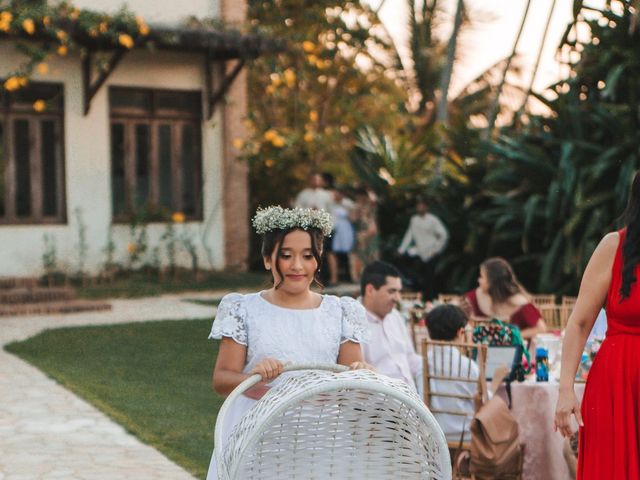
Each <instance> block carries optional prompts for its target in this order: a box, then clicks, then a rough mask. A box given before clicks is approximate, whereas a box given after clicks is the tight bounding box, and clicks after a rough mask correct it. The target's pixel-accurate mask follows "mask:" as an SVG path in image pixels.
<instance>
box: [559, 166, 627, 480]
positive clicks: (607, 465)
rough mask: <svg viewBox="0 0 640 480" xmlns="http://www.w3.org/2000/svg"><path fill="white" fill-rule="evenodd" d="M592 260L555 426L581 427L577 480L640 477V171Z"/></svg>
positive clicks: (574, 321) (567, 339) (565, 346)
mask: <svg viewBox="0 0 640 480" xmlns="http://www.w3.org/2000/svg"><path fill="white" fill-rule="evenodd" d="M624 225H625V227H624V228H622V229H620V230H618V231H614V232H610V233H607V234H606V235H605V236H604V237H603V238H602V240H601V241H600V243H599V244H598V246H597V247H596V249H595V251H594V252H593V254H592V255H591V258H590V259H589V263H588V264H587V267H586V268H585V271H584V274H583V276H582V281H581V282H580V291H579V293H578V299H577V300H576V304H575V306H574V308H573V311H572V312H571V315H570V316H569V322H568V324H567V328H566V330H565V336H564V340H563V342H562V369H561V371H560V381H559V395H558V403H557V405H556V415H555V422H554V426H555V428H556V430H558V431H560V433H561V434H562V435H563V436H564V437H570V436H571V435H572V433H573V426H572V422H571V420H572V418H571V417H572V416H575V420H576V421H577V424H578V427H579V432H580V433H579V437H580V438H579V441H578V469H577V470H578V474H577V477H576V478H577V479H578V480H591V479H593V480H599V479H603V478H612V479H614V478H615V479H618V478H624V479H625V480H631V479H638V478H640V411H639V410H638V405H640V362H638V351H640V282H639V281H638V279H639V278H640V277H639V275H640V172H636V174H635V176H634V178H633V183H632V185H631V193H630V195H629V199H628V201H627V208H626V211H625V214H624ZM603 305H604V306H605V309H606V312H607V333H606V338H605V339H604V342H602V345H600V349H599V350H598V354H597V355H596V356H595V358H594V360H593V364H592V365H591V369H590V370H589V375H588V377H587V384H586V386H585V389H584V396H583V398H582V406H581V405H580V401H579V400H578V397H577V396H576V392H575V390H574V383H575V377H576V372H577V370H578V366H579V364H580V360H581V357H582V354H583V352H584V347H585V344H586V341H587V337H588V336H589V332H591V330H592V328H593V325H594V323H595V321H596V318H597V316H598V314H599V312H600V310H601V309H602V307H603Z"/></svg>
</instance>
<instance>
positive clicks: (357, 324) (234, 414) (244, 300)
mask: <svg viewBox="0 0 640 480" xmlns="http://www.w3.org/2000/svg"><path fill="white" fill-rule="evenodd" d="M253 225H254V227H255V228H256V231H257V232H258V233H259V234H262V235H263V236H264V237H263V242H262V257H263V259H264V266H265V268H266V269H267V270H269V271H271V273H272V275H273V287H271V288H270V289H268V290H263V291H261V292H258V293H250V294H246V295H243V294H239V293H230V294H228V295H226V296H225V297H224V298H223V299H222V301H221V302H220V305H219V306H218V313H217V314H216V318H215V320H214V322H213V326H212V328H211V334H210V335H209V338H214V339H221V340H222V341H221V342H220V347H219V351H218V358H217V360H216V365H215V368H214V371H213V388H214V390H215V391H216V392H217V393H218V394H220V395H228V394H229V393H231V391H232V390H233V389H234V388H235V387H236V386H237V385H238V384H240V383H241V382H242V381H244V380H245V379H246V378H248V377H249V376H251V375H253V374H255V373H259V374H260V375H262V378H263V379H264V382H261V383H259V384H258V385H256V386H255V387H253V388H252V389H250V390H249V391H247V392H246V393H245V394H244V396H241V397H239V398H238V400H237V401H236V402H235V403H234V404H233V405H232V406H231V408H230V409H229V410H228V416H227V418H226V419H225V424H224V425H223V438H224V441H225V442H226V440H227V439H228V437H229V435H230V434H231V432H232V430H233V427H234V426H235V425H236V424H237V423H238V422H239V421H240V419H241V418H242V416H243V415H244V414H245V413H246V412H247V411H248V410H249V409H250V408H251V407H252V406H253V405H254V404H255V402H256V401H257V400H258V399H260V398H261V397H262V395H264V394H265V393H266V391H267V390H268V389H269V388H270V387H272V386H273V385H275V384H277V383H278V382H279V381H280V380H281V378H282V377H280V374H281V373H282V369H283V367H284V365H285V364H287V363H339V364H342V365H347V366H349V367H350V368H352V369H357V368H367V367H368V366H367V365H366V364H365V363H364V361H363V356H362V350H361V348H360V343H361V342H363V341H365V340H366V337H367V333H368V332H367V327H366V316H365V311H364V308H363V307H362V305H360V303H358V302H357V301H356V300H354V299H352V298H346V297H345V298H338V297H336V296H333V295H321V294H318V293H315V292H313V291H312V290H311V285H312V284H313V283H314V282H315V281H316V275H317V274H318V271H319V265H320V256H321V255H322V242H323V239H324V236H325V235H328V234H329V233H330V232H331V217H330V215H329V214H328V213H327V212H325V211H323V210H313V209H300V208H296V209H284V208H281V207H269V208H267V209H264V210H259V211H258V212H257V214H256V216H255V217H254V219H253ZM279 377H280V378H279ZM216 468H217V467H216V462H215V458H214V457H213V456H212V459H211V464H210V466H209V473H208V475H207V480H213V479H216V478H217V471H216Z"/></svg>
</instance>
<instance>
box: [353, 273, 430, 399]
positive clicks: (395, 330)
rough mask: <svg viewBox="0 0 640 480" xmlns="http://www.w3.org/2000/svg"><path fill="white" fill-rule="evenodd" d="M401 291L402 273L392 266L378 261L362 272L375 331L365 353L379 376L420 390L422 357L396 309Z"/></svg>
mask: <svg viewBox="0 0 640 480" xmlns="http://www.w3.org/2000/svg"><path fill="white" fill-rule="evenodd" d="M401 290H402V281H401V280H400V272H399V271H398V269H396V267H394V266H393V265H391V264H389V263H385V262H381V261H375V262H372V263H370V264H369V265H367V266H366V267H365V268H364V270H363V271H362V276H361V278H360V292H361V294H362V296H361V297H360V302H361V303H362V305H364V308H365V310H366V311H367V320H368V322H369V329H370V331H371V339H370V341H369V343H368V344H363V345H362V350H363V353H364V360H365V362H367V363H369V364H371V365H372V366H373V367H374V368H375V369H376V371H377V372H378V373H381V374H383V375H387V376H388V377H392V378H397V379H400V380H403V381H405V382H406V383H407V384H408V385H409V386H410V387H412V388H413V389H414V390H417V389H418V388H417V386H421V385H422V373H421V372H422V357H420V355H418V354H417V353H416V352H415V350H414V348H413V343H412V342H411V337H410V336H409V332H408V331H407V325H406V323H405V321H404V319H403V318H402V316H401V315H400V313H399V312H398V310H396V308H395V306H396V304H397V303H398V302H399V301H400V292H401ZM416 380H418V383H417V384H416ZM420 390H421V388H420Z"/></svg>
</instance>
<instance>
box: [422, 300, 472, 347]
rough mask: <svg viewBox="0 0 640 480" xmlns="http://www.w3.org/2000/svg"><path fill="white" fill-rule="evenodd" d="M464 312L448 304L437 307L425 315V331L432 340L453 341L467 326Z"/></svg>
mask: <svg viewBox="0 0 640 480" xmlns="http://www.w3.org/2000/svg"><path fill="white" fill-rule="evenodd" d="M467 320H468V318H467V315H466V314H465V313H464V311H463V310H462V309H461V308H460V307H458V306H456V305H452V304H450V303H446V304H444V305H438V306H437V307H435V308H434V309H433V310H431V311H430V312H429V313H428V314H427V330H428V331H429V337H431V339H432V340H444V341H448V340H453V339H454V338H456V335H457V334H458V331H459V330H460V329H461V328H464V327H465V325H466V324H467Z"/></svg>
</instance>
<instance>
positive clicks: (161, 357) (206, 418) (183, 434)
mask: <svg viewBox="0 0 640 480" xmlns="http://www.w3.org/2000/svg"><path fill="white" fill-rule="evenodd" d="M210 328H211V320H183V321H164V322H145V323H135V324H126V325H114V326H104V327H80V328H61V329H55V330H48V331H45V332H43V333H41V334H39V335H37V336H36V337H33V338H31V339H29V340H26V341H24V342H19V343H13V344H11V345H8V346H7V347H6V349H7V350H8V351H10V352H11V353H14V354H16V355H18V356H20V357H21V358H23V359H25V360H27V361H28V362H29V363H31V364H33V365H35V366H36V367H38V368H39V369H41V370H42V371H44V372H45V373H46V374H48V375H49V376H51V377H52V378H54V379H55V380H57V381H58V382H60V383H61V384H62V385H64V386H65V387H67V388H69V389H70V390H72V391H74V392H75V393H76V394H78V395H79V396H81V397H82V398H84V399H86V400H87V401H89V402H90V403H92V404H93V405H95V406H96V407H97V408H99V409H100V410H102V411H103V412H105V413H106V414H107V415H109V416H110V417H111V418H113V419H114V420H115V421H117V422H118V423H120V424H122V425H123V426H124V427H125V428H126V429H127V430H128V431H130V432H131V433H133V434H134V435H136V436H137V437H138V438H140V439H141V440H142V441H144V442H146V443H148V444H150V445H152V446H154V447H155V448H157V449H158V450H160V451H161V452H163V453H164V454H165V455H166V456H167V457H169V458H170V459H172V460H173V461H174V462H176V463H178V464H180V465H182V466H183V467H184V468H185V469H187V470H188V471H190V472H192V473H193V474H194V475H195V476H196V477H198V478H204V477H205V476H206V470H207V467H208V465H209V459H210V457H211V450H212V446H213V426H214V424H215V419H216V414H217V412H218V409H219V408H220V406H221V405H222V401H223V399H222V398H221V397H218V396H217V395H215V394H214V393H213V392H212V390H211V387H210V385H211V372H212V368H213V364H214V361H215V358H216V355H217V351H218V342H214V341H211V340H207V335H208V334H209V329H210Z"/></svg>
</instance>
